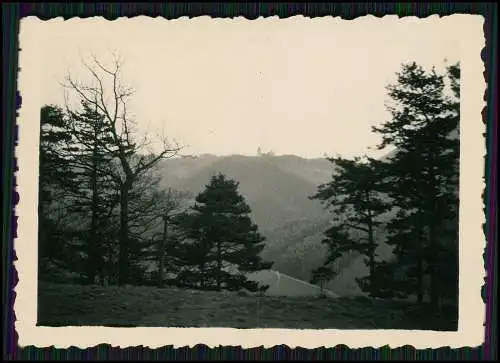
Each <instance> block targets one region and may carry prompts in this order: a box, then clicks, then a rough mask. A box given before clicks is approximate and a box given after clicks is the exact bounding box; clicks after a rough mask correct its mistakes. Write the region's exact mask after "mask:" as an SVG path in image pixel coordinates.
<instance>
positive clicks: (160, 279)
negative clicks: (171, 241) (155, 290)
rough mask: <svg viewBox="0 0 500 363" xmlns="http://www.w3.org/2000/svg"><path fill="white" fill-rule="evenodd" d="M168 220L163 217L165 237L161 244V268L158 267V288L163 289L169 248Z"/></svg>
mask: <svg viewBox="0 0 500 363" xmlns="http://www.w3.org/2000/svg"><path fill="white" fill-rule="evenodd" d="M167 230H168V218H167V216H164V217H163V236H162V239H161V242H160V251H159V252H160V253H159V267H158V286H159V287H163V286H164V283H165V276H164V275H165V247H166V246H167Z"/></svg>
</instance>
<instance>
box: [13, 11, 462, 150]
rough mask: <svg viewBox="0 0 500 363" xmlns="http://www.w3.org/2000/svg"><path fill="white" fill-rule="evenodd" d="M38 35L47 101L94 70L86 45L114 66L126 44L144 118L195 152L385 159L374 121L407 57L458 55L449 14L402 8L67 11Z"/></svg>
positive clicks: (433, 59)
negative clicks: (402, 14)
mask: <svg viewBox="0 0 500 363" xmlns="http://www.w3.org/2000/svg"><path fill="white" fill-rule="evenodd" d="M37 36H39V37H40V48H39V53H40V63H39V65H40V67H41V79H40V85H42V86H41V87H43V90H41V92H42V94H43V97H42V101H43V103H45V104H48V103H52V104H54V103H55V104H61V105H62V104H63V102H64V98H63V90H62V88H61V86H60V85H59V82H60V81H62V80H63V79H64V76H65V74H66V72H67V71H68V70H70V71H71V72H72V73H73V74H74V76H75V77H77V78H79V77H83V76H84V75H85V73H84V72H83V68H82V66H81V63H80V54H81V55H83V56H88V55H90V54H91V53H94V54H96V55H97V56H98V57H99V58H101V59H103V61H104V63H106V62H107V60H109V59H110V58H109V55H110V50H113V51H117V52H118V53H119V54H120V56H121V58H122V59H123V60H124V62H125V63H124V66H123V72H124V81H125V82H126V83H128V84H129V85H131V86H132V87H133V88H134V89H135V90H136V93H135V95H134V98H133V99H132V101H131V102H132V103H131V105H130V107H131V110H132V112H133V114H134V115H135V118H136V120H137V122H138V123H139V127H140V128H142V130H144V129H146V128H149V129H151V130H152V129H163V130H164V131H165V134H166V135H168V136H169V137H170V138H175V139H176V140H177V141H178V142H180V143H181V144H183V145H185V146H186V149H185V152H188V153H196V154H200V153H213V154H248V155H255V154H256V150H257V148H258V147H259V146H261V147H262V149H263V150H264V151H273V152H275V153H276V154H295V155H300V156H303V157H322V155H323V154H324V153H327V154H330V155H334V154H337V153H338V154H341V155H344V156H348V157H350V156H354V155H359V154H363V153H366V152H368V153H369V154H371V155H374V156H377V155H379V154H376V153H374V152H369V150H368V147H370V146H374V145H376V144H377V143H378V141H379V138H378V136H377V135H374V134H372V133H371V126H372V125H377V124H380V123H382V122H384V121H386V120H387V119H388V117H389V115H388V114H387V112H386V110H385V106H384V102H385V100H386V99H387V97H386V90H385V86H386V85H387V83H389V82H392V81H394V79H395V78H394V77H395V72H396V71H398V70H399V69H400V66H401V63H402V62H408V61H413V60H414V61H416V62H417V63H419V64H421V65H422V66H424V67H426V68H430V67H431V66H433V65H435V66H436V68H437V69H438V70H442V69H443V67H444V65H445V59H447V60H448V62H449V63H450V62H455V61H457V60H459V59H458V57H459V54H460V53H459V49H458V42H457V41H456V40H457V39H456V36H457V35H456V33H455V32H453V31H452V28H449V27H447V26H446V23H444V22H442V21H437V22H436V21H432V22H431V21H426V20H419V19H416V18H415V19H414V21H402V20H400V19H398V18H397V17H386V18H384V19H377V18H375V17H368V18H363V19H359V20H357V21H345V20H338V19H332V18H316V19H313V20H311V19H306V18H302V17H300V18H295V19H294V18H292V19H282V20H277V18H267V19H259V20H256V21H249V20H245V19H242V18H238V19H234V20H230V19H227V20H223V19H217V20H212V19H210V18H207V17H203V18H197V19H191V20H187V19H181V20H175V21H167V20H165V19H163V18H158V19H150V18H147V17H139V18H133V19H122V20H119V21H106V20H102V19H99V18H94V19H85V20H82V19H80V20H78V19H75V20H70V21H65V22H64V21H63V20H62V19H58V20H53V21H50V22H45V23H44V24H42V25H41V26H40V32H39V33H38V34H37ZM21 47H22V44H21ZM140 131H141V130H140Z"/></svg>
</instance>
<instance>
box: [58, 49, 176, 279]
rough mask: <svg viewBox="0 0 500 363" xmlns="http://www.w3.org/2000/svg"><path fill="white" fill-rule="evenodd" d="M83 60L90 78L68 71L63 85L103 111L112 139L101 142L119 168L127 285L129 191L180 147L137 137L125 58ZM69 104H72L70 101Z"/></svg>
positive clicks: (122, 271) (164, 140)
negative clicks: (105, 62) (130, 110)
mask: <svg viewBox="0 0 500 363" xmlns="http://www.w3.org/2000/svg"><path fill="white" fill-rule="evenodd" d="M82 63H83V65H84V66H85V69H86V70H87V72H88V75H89V79H88V80H87V81H86V82H79V81H77V80H75V79H74V78H73V77H72V76H71V75H70V74H69V75H68V76H67V77H66V84H65V85H64V86H65V87H66V88H67V89H68V90H69V91H72V92H73V93H74V94H75V95H76V96H77V98H79V99H80V100H84V101H86V102H87V103H88V104H89V105H92V106H94V107H95V109H96V110H98V111H99V112H100V113H102V114H103V115H104V122H105V123H106V131H107V132H108V134H109V140H107V141H108V142H107V143H106V144H104V143H103V145H102V146H103V147H104V148H105V149H106V151H107V152H109V153H110V155H112V157H113V159H114V160H115V161H116V165H117V168H116V169H117V170H116V171H117V172H116V173H114V175H113V177H114V179H115V181H116V182H117V183H118V185H119V186H120V232H119V246H120V251H119V284H120V285H124V284H127V283H128V270H129V254H128V251H129V226H128V223H129V218H128V214H129V193H130V191H131V189H132V187H133V186H134V183H135V182H136V181H137V180H138V179H139V177H140V176H141V175H142V174H144V173H146V172H147V171H148V170H150V169H151V168H153V167H154V166H155V165H156V164H157V163H158V162H159V161H160V160H161V159H164V158H171V157H174V156H175V155H177V154H178V153H179V151H180V150H181V147H180V146H179V145H178V144H177V143H173V144H172V143H170V142H169V141H168V139H167V138H166V137H164V136H161V137H159V140H158V141H159V143H160V145H158V146H157V149H156V150H154V149H153V148H152V147H153V146H154V145H153V140H152V139H151V138H150V137H149V136H148V135H147V133H145V135H144V137H142V138H141V140H140V141H137V139H138V137H137V132H136V130H135V126H136V123H135V121H134V120H133V118H132V117H131V116H130V115H129V113H128V108H127V104H128V101H129V99H130V97H131V96H132V95H133V93H134V92H133V90H132V89H131V88H130V87H127V86H125V85H124V84H123V83H122V81H121V77H122V73H121V65H122V62H121V61H120V59H119V58H118V57H116V56H115V55H114V57H113V66H112V67H106V66H104V65H103V64H102V63H101V62H100V61H99V60H98V59H97V58H96V57H95V56H94V57H92V62H91V63H90V64H88V63H87V62H85V61H83V60H82ZM66 107H67V108H69V107H70V106H69V105H68V102H66ZM110 145H111V146H110Z"/></svg>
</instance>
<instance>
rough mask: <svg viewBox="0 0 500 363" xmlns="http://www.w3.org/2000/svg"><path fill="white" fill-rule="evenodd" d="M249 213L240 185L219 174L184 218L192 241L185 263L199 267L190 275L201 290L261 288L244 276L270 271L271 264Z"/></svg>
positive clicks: (187, 246)
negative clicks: (265, 255)
mask: <svg viewBox="0 0 500 363" xmlns="http://www.w3.org/2000/svg"><path fill="white" fill-rule="evenodd" d="M250 212H251V210H250V207H249V206H248V204H247V203H246V202H245V199H244V198H243V197H242V196H241V195H240V194H239V192H238V183H237V182H235V181H234V180H231V179H228V178H226V176H225V175H223V174H218V175H216V176H213V177H212V178H211V180H210V183H209V184H207V185H206V187H205V190H204V191H202V192H201V193H200V194H198V196H197V197H196V203H195V205H194V207H193V208H192V211H191V213H189V214H188V215H186V216H184V218H183V223H184V226H187V234H186V236H187V237H188V238H189V239H191V241H192V243H191V244H187V245H186V247H185V248H186V260H187V262H188V265H191V266H196V269H191V271H189V272H187V274H188V275H191V278H193V277H194V278H196V279H197V280H198V281H199V283H200V287H201V288H202V289H217V290H220V289H239V288H247V289H249V290H251V291H255V290H257V289H259V286H258V285H257V283H255V282H253V281H249V280H247V278H246V276H245V273H247V272H250V271H258V270H262V269H269V268H270V267H271V265H272V263H270V262H266V261H263V260H262V259H261V257H260V253H261V251H262V249H263V248H264V243H263V242H264V240H265V239H264V237H263V236H261V235H260V233H259V232H258V227H257V225H255V224H254V223H253V222H252V220H251V218H250V216H249V214H250ZM260 288H266V287H265V286H264V287H260Z"/></svg>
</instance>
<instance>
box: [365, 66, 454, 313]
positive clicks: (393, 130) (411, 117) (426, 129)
mask: <svg viewBox="0 0 500 363" xmlns="http://www.w3.org/2000/svg"><path fill="white" fill-rule="evenodd" d="M453 71H454V72H455V73H457V72H458V73H459V71H458V68H452V72H453ZM397 76H398V78H397V82H396V83H395V84H393V85H390V86H388V87H387V89H388V91H389V96H390V97H391V99H392V101H393V102H392V104H391V105H390V106H389V107H388V109H389V111H390V112H391V114H392V120H390V121H388V122H386V123H385V124H384V125H382V126H381V127H374V131H375V132H377V133H379V134H380V135H381V136H382V143H381V144H380V145H379V148H380V149H384V148H385V147H387V146H389V145H390V146H393V147H395V148H396V152H395V154H394V156H393V157H392V158H391V160H390V161H389V162H388V165H387V168H386V170H387V171H388V174H387V175H386V176H385V178H384V179H385V181H386V182H387V188H386V191H387V193H388V194H389V197H390V198H391V199H392V201H393V203H394V206H395V207H396V208H397V211H398V212H397V214H396V217H395V218H394V219H393V220H392V221H390V222H389V223H388V225H387V229H388V232H389V236H388V241H387V242H388V243H389V244H391V245H393V246H395V250H394V251H395V254H396V255H397V264H398V265H399V266H400V267H401V269H400V271H399V273H400V274H403V277H404V283H400V284H399V289H401V288H402V287H404V289H403V290H406V291H403V292H404V293H406V294H409V293H416V295H417V300H418V302H420V303H421V302H423V299H424V293H425V291H424V290H425V289H424V277H425V275H429V277H430V301H431V303H432V304H433V305H437V304H438V303H439V299H440V296H439V295H440V290H441V289H444V286H442V283H441V282H442V281H441V275H442V273H443V268H445V269H448V268H446V267H445V266H447V261H446V259H444V254H443V247H444V246H443V239H444V238H450V237H451V239H452V240H454V241H456V235H455V232H456V229H455V231H453V228H452V229H451V230H450V228H447V227H446V226H447V225H449V222H450V220H454V218H455V217H454V214H455V212H456V210H455V211H454V207H453V206H454V205H456V204H457V203H458V201H457V199H456V196H457V194H456V189H455V188H456V186H457V184H456V182H457V171H458V169H457V167H458V140H457V139H453V138H451V137H450V135H451V134H452V133H453V132H454V131H455V130H457V128H458V115H457V113H456V105H455V106H453V104H452V103H453V102H452V101H450V99H449V98H448V97H447V96H446V95H445V82H444V76H443V75H438V74H437V73H436V71H435V70H434V69H432V70H431V71H430V72H425V71H424V70H423V69H422V67H420V66H418V65H417V64H416V63H410V64H404V65H403V67H402V70H401V72H400V73H398V74H397ZM453 80H454V81H455V85H454V86H453V84H452V88H453V89H455V90H457V85H458V77H455V78H454V79H453ZM454 107H455V110H454ZM452 224H453V223H452ZM450 233H451V235H450ZM452 269H453V267H452ZM448 270H449V269H448ZM451 274H452V275H453V276H455V279H457V278H458V273H457V271H453V272H452V273H451ZM394 288H396V285H394Z"/></svg>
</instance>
